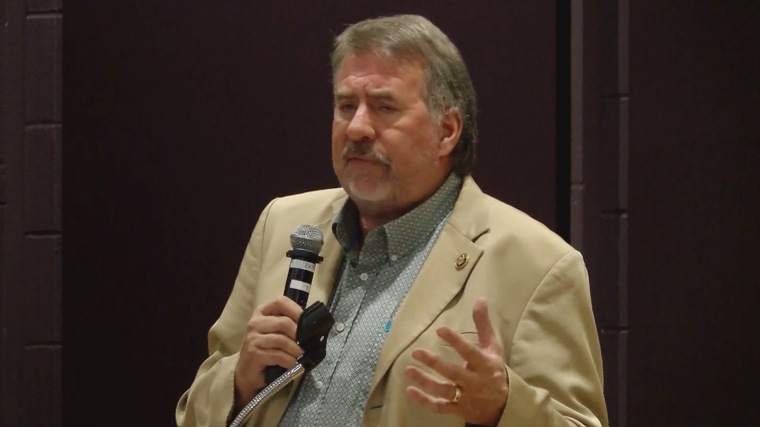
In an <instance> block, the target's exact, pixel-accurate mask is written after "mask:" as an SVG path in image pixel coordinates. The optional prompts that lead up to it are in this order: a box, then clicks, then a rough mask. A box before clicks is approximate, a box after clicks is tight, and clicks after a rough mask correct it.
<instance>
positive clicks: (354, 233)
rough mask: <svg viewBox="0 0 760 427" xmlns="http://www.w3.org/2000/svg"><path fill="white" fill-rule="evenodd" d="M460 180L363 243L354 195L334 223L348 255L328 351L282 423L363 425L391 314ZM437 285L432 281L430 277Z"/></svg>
mask: <svg viewBox="0 0 760 427" xmlns="http://www.w3.org/2000/svg"><path fill="white" fill-rule="evenodd" d="M461 185H462V179H461V178H460V177H459V176H457V175H456V174H453V173H452V174H451V175H450V176H449V177H448V178H447V180H446V181H445V182H444V184H443V185H442V186H441V187H440V188H439V189H438V191H437V192H436V193H435V194H434V195H433V196H432V197H430V198H429V199H428V200H426V201H425V202H423V203H422V204H421V205H419V206H417V207H416V208H415V209H413V210H412V211H410V212H408V213H407V214H406V215H404V216H402V217H400V218H398V219H396V220H394V221H392V222H389V223H387V224H385V225H383V226H382V227H378V228H376V229H375V230H373V231H371V232H370V233H369V234H368V235H367V237H366V239H365V241H364V244H363V245H360V244H359V242H360V239H361V231H360V228H359V215H358V212H357V210H356V205H354V203H353V202H351V201H350V199H349V200H348V201H347V202H346V204H345V205H344V206H343V209H342V210H341V212H340V213H339V214H338V216H337V217H336V219H335V221H334V222H333V227H332V228H333V233H334V234H335V237H336V238H337V240H338V242H340V244H341V245H342V247H343V253H344V257H343V261H342V265H341V269H340V274H339V275H338V283H337V286H335V287H334V293H333V296H332V298H331V303H330V311H331V312H332V314H333V315H334V316H335V326H333V329H332V330H331V331H330V334H329V338H328V341H327V355H326V357H325V359H324V360H323V361H322V363H320V364H319V365H318V366H317V367H316V368H314V370H313V371H311V372H310V373H309V374H308V375H307V376H306V377H305V378H304V379H303V381H302V382H301V386H300V389H299V390H298V392H297V393H296V396H295V397H294V398H293V401H292V402H291V403H290V406H289V407H288V410H287V411H286V413H285V416H284V417H283V419H282V421H281V422H280V426H283V427H297V426H336V427H338V426H339V427H348V426H358V425H360V424H361V422H362V416H363V412H364V405H365V403H366V401H367V395H368V394H369V388H370V385H371V383H372V377H373V375H374V372H375V367H376V365H377V360H378V357H379V356H380V349H381V348H382V346H383V343H384V342H385V336H386V334H387V333H388V331H389V330H390V328H392V327H393V317H394V315H395V313H396V310H397V309H398V307H399V305H400V304H401V301H402V300H403V299H404V297H405V296H406V293H407V291H408V290H409V288H410V286H411V285H412V283H413V282H414V279H415V278H416V277H417V273H419V271H420V269H421V268H422V265H423V264H424V262H425V259H426V258H427V256H428V254H429V253H430V250H431V249H432V247H433V245H434V244H435V242H436V240H437V239H438V236H439V235H440V233H441V230H442V229H443V226H444V225H445V224H446V220H447V218H448V216H449V214H450V213H451V210H452V209H453V208H454V203H455V202H456V199H457V196H458V195H459V190H460V188H461ZM429 285H430V286H434V284H429Z"/></svg>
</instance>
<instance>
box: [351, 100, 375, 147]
mask: <svg viewBox="0 0 760 427" xmlns="http://www.w3.org/2000/svg"><path fill="white" fill-rule="evenodd" d="M346 136H347V137H348V138H349V139H350V140H352V141H364V140H373V139H375V128H374V126H373V123H372V117H371V115H370V111H369V109H368V108H367V106H366V105H365V104H361V105H359V107H358V108H357V109H356V112H355V113H354V115H353V117H351V120H350V121H349V122H348V127H347V128H346Z"/></svg>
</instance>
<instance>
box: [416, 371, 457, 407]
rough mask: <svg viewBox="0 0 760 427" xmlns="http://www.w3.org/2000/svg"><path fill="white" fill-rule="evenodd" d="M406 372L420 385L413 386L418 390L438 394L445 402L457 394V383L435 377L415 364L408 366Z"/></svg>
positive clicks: (433, 394) (432, 394)
mask: <svg viewBox="0 0 760 427" xmlns="http://www.w3.org/2000/svg"><path fill="white" fill-rule="evenodd" d="M404 373H405V374H406V376H407V378H409V379H411V380H412V381H414V382H415V383H416V384H417V385H418V386H419V387H413V388H415V389H417V390H418V391H420V390H421V391H424V392H426V393H427V394H428V395H431V396H436V397H438V398H440V399H441V400H442V401H443V402H444V403H445V402H448V401H450V400H451V399H452V398H453V397H454V395H455V394H456V387H457V386H456V385H454V384H453V383H451V382H444V381H442V380H440V379H438V378H435V377H433V376H432V375H430V374H428V373H426V372H423V371H422V370H420V369H419V368H417V367H415V366H407V367H406V369H405V370H404Z"/></svg>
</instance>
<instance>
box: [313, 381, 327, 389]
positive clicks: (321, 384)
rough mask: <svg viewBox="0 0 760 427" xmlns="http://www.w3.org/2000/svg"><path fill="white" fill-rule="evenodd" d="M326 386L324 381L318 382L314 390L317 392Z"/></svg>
mask: <svg viewBox="0 0 760 427" xmlns="http://www.w3.org/2000/svg"><path fill="white" fill-rule="evenodd" d="M324 386H325V383H323V382H322V381H316V382H315V383H314V388H316V389H317V390H319V389H321V388H322V387H324Z"/></svg>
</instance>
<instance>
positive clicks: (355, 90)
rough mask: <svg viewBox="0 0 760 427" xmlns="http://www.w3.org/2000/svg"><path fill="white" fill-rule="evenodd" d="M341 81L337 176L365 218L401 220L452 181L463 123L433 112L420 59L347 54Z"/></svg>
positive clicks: (336, 136) (334, 144)
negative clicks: (425, 93) (453, 155)
mask: <svg viewBox="0 0 760 427" xmlns="http://www.w3.org/2000/svg"><path fill="white" fill-rule="evenodd" d="M335 81H336V83H335V111H334V117H333V126H332V159H333V168H334V169H335V174H336V175H337V177H338V180H339V181H340V184H341V185H342V186H343V188H344V189H345V190H346V192H347V193H348V194H349V196H350V197H351V199H352V200H353V201H354V202H355V203H356V204H357V206H358V207H359V210H360V212H361V213H362V214H363V215H370V216H376V217H384V218H386V219H388V220H392V219H395V218H397V217H399V216H401V215H403V214H404V213H406V212H408V211H409V210H411V209H413V208H414V207H415V206H417V205H418V204H420V203H421V202H422V201H424V200H425V199H427V198H428V197H430V196H431V195H432V194H433V193H434V192H435V191H436V190H437V189H438V187H439V186H440V185H441V184H442V183H443V181H444V180H445V179H446V176H448V173H449V170H450V161H449V157H448V155H449V153H450V152H451V150H452V149H453V148H454V145H455V144H456V140H457V139H458V136H459V132H458V128H455V129H453V130H452V129H451V126H448V125H446V123H448V122H451V120H450V118H449V117H445V118H444V120H443V121H442V122H436V121H435V120H434V118H433V117H432V116H431V114H430V111H428V107H427V105H426V103H425V99H424V97H423V88H424V70H423V67H422V64H420V63H419V62H411V61H394V60H383V59H381V58H379V57H378V56H376V55H375V54H374V53H372V52H363V53H358V54H349V55H346V57H345V58H344V59H343V61H342V62H341V66H340V69H339V70H338V74H337V76H336V79H335ZM456 114H458V113H456ZM447 116H448V114H447ZM457 118H458V116H457ZM455 122H456V119H455ZM442 123H443V125H442ZM455 124H456V123H455Z"/></svg>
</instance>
